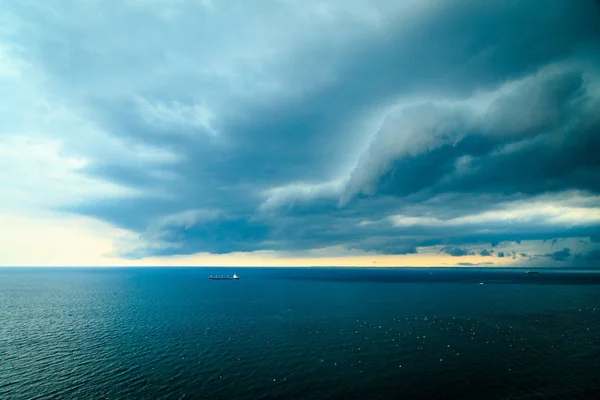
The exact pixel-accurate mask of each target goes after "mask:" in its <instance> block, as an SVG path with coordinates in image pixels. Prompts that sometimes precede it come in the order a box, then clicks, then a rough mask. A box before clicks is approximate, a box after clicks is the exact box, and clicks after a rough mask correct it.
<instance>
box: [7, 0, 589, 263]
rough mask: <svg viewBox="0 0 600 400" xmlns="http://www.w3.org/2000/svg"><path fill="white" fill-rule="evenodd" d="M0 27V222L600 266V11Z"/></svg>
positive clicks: (52, 17) (51, 22)
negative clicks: (9, 218) (536, 247)
mask: <svg viewBox="0 0 600 400" xmlns="http://www.w3.org/2000/svg"><path fill="white" fill-rule="evenodd" d="M6 8H7V9H6V10H5V12H3V14H2V19H1V22H0V25H1V26H2V28H0V84H2V85H3V87H5V88H7V91H6V92H5V94H3V95H0V117H1V118H2V120H3V121H7V122H5V123H3V125H2V126H0V146H2V147H3V148H4V150H0V154H1V155H3V156H4V159H5V160H11V161H10V163H8V161H2V160H0V166H2V167H3V169H6V170H11V171H14V173H13V174H7V175H6V176H4V175H0V183H1V184H2V185H1V186H2V188H1V189H0V194H1V198H2V200H0V201H1V202H2V203H1V204H2V207H3V208H5V209H11V210H12V209H21V208H32V209H33V208H36V207H37V208H39V207H44V208H50V209H53V210H59V211H60V212H65V213H75V214H78V215H85V216H91V217H94V218H97V219H100V220H103V221H107V222H109V223H111V224H113V225H115V226H118V227H120V228H123V229H125V230H128V231H131V232H134V233H135V237H134V238H133V239H132V238H127V239H123V240H117V241H116V246H117V251H118V253H119V254H120V255H122V256H125V257H130V258H140V257H146V256H150V255H172V254H193V253H197V252H209V253H215V254H222V253H230V252H251V251H257V250H276V251H282V252H297V251H310V250H313V249H322V248H330V247H341V248H344V249H347V251H354V250H361V251H365V252H374V253H377V254H411V253H417V252H419V251H420V250H419V249H421V248H427V247H430V246H440V247H438V248H439V249H441V250H439V251H440V252H442V253H444V254H448V255H451V256H456V257H460V256H467V255H472V254H478V255H480V256H485V257H487V256H491V255H492V253H491V252H490V251H489V250H486V249H484V247H486V246H487V247H488V248H489V246H490V245H492V246H497V245H499V244H503V243H504V244H506V243H513V244H514V245H515V246H519V245H520V243H521V241H530V242H531V241H533V242H539V243H543V241H544V240H551V239H566V238H581V239H582V240H586V242H585V243H586V244H585V246H584V245H583V244H582V246H584V247H585V249H580V250H581V252H582V253H581V254H584V253H585V254H588V253H589V254H593V253H590V252H593V251H595V249H597V248H598V246H600V245H599V244H598V242H597V241H596V242H594V241H593V240H587V238H598V237H599V236H600V157H599V156H598V154H599V152H600V113H599V112H598V110H600V24H599V23H598V21H599V20H600V4H599V3H598V2H597V1H594V0H581V1H567V0H544V1H542V0H525V1H508V2H474V1H469V0H446V1H406V2H398V1H386V0H381V1H367V0H364V1H361V0H351V1H343V2H342V1H319V2H317V1H308V2H301V3H294V2H288V1H275V2H272V3H270V5H268V6H267V5H266V4H262V5H261V4H259V3H255V2H252V3H251V2H246V1H241V0H240V1H235V0H227V1H218V2H217V1H207V0H204V1H199V0H179V1H168V2H167V1H162V0H130V1H126V2H114V1H110V0H107V1H103V2H78V1H58V0H50V1H47V2H44V5H43V6H41V5H40V4H39V2H37V1H32V0H23V1H19V2H12V3H11V4H8V5H6ZM40 143H42V144H43V148H44V149H49V148H51V149H54V150H52V152H51V153H47V150H44V152H43V153H42V152H40V151H38V150H39V146H38V144H40ZM48 143H50V144H51V145H52V146H54V147H48V146H49V145H48ZM36 151H37V153H36ZM26 154H29V155H32V154H33V155H32V156H30V158H26V157H27V155H26ZM6 157H9V158H6ZM10 157H12V158H10ZM35 160H37V161H35ZM40 160H42V161H40ZM36 162H37V163H38V164H39V163H40V162H43V163H45V164H43V168H42V167H39V166H38V167H35V165H37V164H36ZM39 165H42V164H39ZM48 166H50V167H48ZM35 168H38V169H35ZM34 177H40V178H39V179H38V178H36V179H34ZM23 193H26V194H27V196H24V195H23ZM24 198H27V200H26V201H25V200H23V199H24ZM42 199H43V200H44V201H42ZM473 246H474V247H473ZM515 249H516V251H517V252H518V251H519V250H518V249H517V247H515ZM528 252H529V251H528ZM505 254H515V257H516V254H517V253H515V252H514V251H510V250H509V249H507V248H503V249H502V251H498V253H497V256H498V257H504V255H505ZM537 254H546V253H540V252H537ZM578 254H579V253H578ZM570 256H571V253H570V250H569V249H568V248H565V249H564V250H558V251H553V252H549V253H547V258H549V259H551V260H555V261H568V260H570V259H572V258H574V257H571V258H569V257H570ZM516 258H518V257H516ZM580 258H581V257H580Z"/></svg>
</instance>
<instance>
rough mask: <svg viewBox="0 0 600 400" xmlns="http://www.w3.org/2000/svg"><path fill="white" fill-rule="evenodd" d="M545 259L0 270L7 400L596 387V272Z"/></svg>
mask: <svg viewBox="0 0 600 400" xmlns="http://www.w3.org/2000/svg"><path fill="white" fill-rule="evenodd" d="M538 272H539V274H526V273H525V270H521V269H491V268H480V269H477V268H395V269H394V268H389V269H386V268H225V267H219V268H0V399H3V400H9V399H28V400H29V399H598V398H600V271H585V270H568V269H561V270H557V269H547V270H546V269H540V270H538ZM233 273H237V274H238V275H239V276H240V279H239V280H238V281H210V280H208V279H207V278H208V276H209V275H212V274H233Z"/></svg>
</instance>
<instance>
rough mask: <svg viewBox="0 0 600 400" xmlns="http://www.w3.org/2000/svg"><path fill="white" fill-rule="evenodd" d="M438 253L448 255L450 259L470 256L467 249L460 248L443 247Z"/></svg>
mask: <svg viewBox="0 0 600 400" xmlns="http://www.w3.org/2000/svg"><path fill="white" fill-rule="evenodd" d="M440 251H441V252H442V253H446V254H450V255H451V256H452V257H462V256H466V255H470V254H472V253H471V252H469V251H468V250H467V249H463V248H460V247H451V246H446V247H443V248H442V250H440Z"/></svg>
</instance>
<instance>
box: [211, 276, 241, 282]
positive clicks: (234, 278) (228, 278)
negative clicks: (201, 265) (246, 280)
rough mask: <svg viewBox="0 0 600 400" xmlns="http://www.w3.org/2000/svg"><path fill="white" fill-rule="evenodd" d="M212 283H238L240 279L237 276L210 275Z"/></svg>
mask: <svg viewBox="0 0 600 400" xmlns="http://www.w3.org/2000/svg"><path fill="white" fill-rule="evenodd" d="M208 279H210V280H211V281H237V280H238V279H240V277H239V276H237V275H236V274H233V275H214V276H213V275H210V276H209V277H208Z"/></svg>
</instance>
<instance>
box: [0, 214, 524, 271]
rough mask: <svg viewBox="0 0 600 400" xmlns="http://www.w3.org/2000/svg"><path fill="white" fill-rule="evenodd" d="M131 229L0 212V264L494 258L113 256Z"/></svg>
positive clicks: (379, 262) (291, 263) (376, 262)
mask: <svg viewBox="0 0 600 400" xmlns="http://www.w3.org/2000/svg"><path fill="white" fill-rule="evenodd" d="M131 234H132V233H131V232H128V231H126V230H123V229H118V228H115V227H113V226H111V225H110V224H107V223H104V222H99V221H97V220H94V219H91V218H84V217H62V218H57V217H41V218H32V217H27V216H22V215H15V214H0V266H140V267H142V266H173V267H175V266H184V267H185V266H232V267H244V266H262V267H310V266H331V267H334V266H335V267H357V266H361V267H432V266H459V263H472V264H474V265H476V264H480V263H485V262H490V261H492V259H491V258H490V257H481V256H475V255H473V256H464V257H452V256H449V255H447V254H438V253H420V254H406V255H377V254H371V253H364V254H360V255H349V256H322V257H314V256H313V257H301V256H294V257H290V256H285V255H282V254H281V253H278V252H275V251H256V252H250V253H229V254H209V253H197V254H192V255H173V256H164V257H146V258H143V259H138V260H130V259H125V258H120V257H115V256H113V255H112V254H113V253H114V247H113V246H114V245H113V241H114V239H116V238H118V237H122V236H125V235H131ZM493 262H494V266H506V265H511V264H513V263H514V261H513V260H512V259H509V258H508V257H507V258H497V257H494V258H493Z"/></svg>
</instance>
